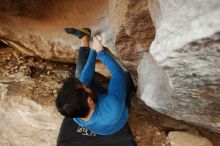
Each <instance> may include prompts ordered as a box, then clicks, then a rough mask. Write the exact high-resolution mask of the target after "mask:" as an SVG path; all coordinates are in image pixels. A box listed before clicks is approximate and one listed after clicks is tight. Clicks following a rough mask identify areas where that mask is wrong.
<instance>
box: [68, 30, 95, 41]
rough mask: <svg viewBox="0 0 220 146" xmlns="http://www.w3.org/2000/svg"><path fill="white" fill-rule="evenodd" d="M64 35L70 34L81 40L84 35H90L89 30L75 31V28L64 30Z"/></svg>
mask: <svg viewBox="0 0 220 146" xmlns="http://www.w3.org/2000/svg"><path fill="white" fill-rule="evenodd" d="M64 30H65V32H66V33H68V34H72V35H74V36H76V37H78V38H80V39H81V38H82V37H84V36H85V35H87V36H89V37H90V35H91V29H90V28H81V29H76V28H65V29H64Z"/></svg>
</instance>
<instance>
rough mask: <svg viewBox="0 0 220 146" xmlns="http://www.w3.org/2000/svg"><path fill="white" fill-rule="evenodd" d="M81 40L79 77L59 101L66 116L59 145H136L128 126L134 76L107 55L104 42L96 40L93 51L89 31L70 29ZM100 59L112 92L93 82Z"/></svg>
mask: <svg viewBox="0 0 220 146" xmlns="http://www.w3.org/2000/svg"><path fill="white" fill-rule="evenodd" d="M65 31H66V32H67V33H68V34H73V35H74V36H77V37H78V38H79V39H80V42H81V47H80V48H79V57H78V60H77V64H76V72H75V77H69V78H68V79H67V80H66V81H65V82H64V84H63V86H62V88H61V90H60V92H59V94H58V97H57V99H56V107H57V109H58V111H59V112H60V113H61V114H62V115H63V116H65V118H64V120H63V123H62V126H61V129H60V133H59V137H58V141H57V145H59V146H61V145H62V146H64V145H65V146H70V145H74V146H78V145H83V146H93V145H94V146H99V145H100V146H110V145H111V146H119V145H120V146H134V145H136V144H135V142H134V140H133V136H132V134H131V131H130V128H129V126H128V124H127V120H128V109H127V106H126V102H127V101H128V99H129V95H130V94H131V92H132V90H133V91H134V86H133V82H132V79H131V76H130V74H129V73H128V72H127V71H124V70H123V69H122V67H120V65H119V64H118V63H117V62H116V61H115V59H114V58H115V57H114V56H113V54H111V53H109V52H108V53H106V51H105V50H104V47H103V46H102V44H101V42H100V40H99V39H98V38H97V37H93V45H92V48H89V40H90V35H91V30H90V29H89V28H82V29H75V28H66V29H65ZM96 58H98V59H99V60H100V61H101V62H102V63H103V64H104V65H105V66H106V67H107V69H108V70H109V71H110V73H111V80H110V83H109V87H108V90H107V91H106V90H105V89H104V88H103V87H102V85H100V84H97V83H96V82H94V81H93V75H94V71H95V63H96Z"/></svg>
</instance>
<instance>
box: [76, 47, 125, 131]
mask: <svg viewBox="0 0 220 146" xmlns="http://www.w3.org/2000/svg"><path fill="white" fill-rule="evenodd" d="M96 56H98V59H99V60H101V61H102V63H103V64H104V65H105V66H106V67H107V69H108V70H109V71H110V73H111V75H112V77H111V80H110V83H109V87H108V92H107V94H104V95H99V97H98V101H97V103H96V106H95V110H94V113H93V115H92V116H91V118H90V119H89V120H88V121H86V122H85V121H82V120H81V119H80V118H74V119H73V120H74V121H75V122H76V123H77V124H78V125H80V126H83V127H86V128H88V129H89V130H91V131H93V132H95V133H96V134H100V135H109V134H114V133H116V132H118V131H119V130H120V129H122V128H123V127H124V125H125V124H126V122H127V120H128V109H127V107H126V104H125V98H126V81H125V73H124V71H123V70H122V68H121V67H120V66H119V65H118V64H117V63H116V61H115V60H114V59H113V58H112V57H111V56H110V55H108V54H106V53H105V52H104V51H103V50H102V51H99V52H98V54H97V53H96V52H95V50H93V49H91V50H90V54H89V57H88V60H87V63H86V65H85V67H84V68H83V71H82V73H81V76H80V81H81V82H82V83H84V84H86V85H88V86H89V85H90V83H91V81H92V78H93V75H94V71H95V60H96Z"/></svg>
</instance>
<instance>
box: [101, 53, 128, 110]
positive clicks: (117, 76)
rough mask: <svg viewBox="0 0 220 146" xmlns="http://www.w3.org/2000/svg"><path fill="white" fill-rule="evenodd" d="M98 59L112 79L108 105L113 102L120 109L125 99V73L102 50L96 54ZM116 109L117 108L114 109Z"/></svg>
mask: <svg viewBox="0 0 220 146" xmlns="http://www.w3.org/2000/svg"><path fill="white" fill-rule="evenodd" d="M97 56H98V59H99V60H101V61H102V63H103V64H104V65H105V66H106V67H107V69H108V70H109V71H110V73H111V75H112V77H111V80H110V83H109V87H108V97H109V98H111V99H107V100H108V101H109V102H110V103H111V102H113V106H114V107H115V105H118V106H121V107H122V108H124V107H123V105H124V103H125V97H126V83H125V73H124V71H123V70H122V68H121V67H120V66H119V65H118V64H117V62H116V61H115V60H114V59H113V58H112V57H111V56H110V55H108V54H106V53H105V52H104V50H102V51H99V52H98V55H97ZM115 108H117V107H115Z"/></svg>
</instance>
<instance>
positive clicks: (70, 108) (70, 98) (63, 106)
mask: <svg viewBox="0 0 220 146" xmlns="http://www.w3.org/2000/svg"><path fill="white" fill-rule="evenodd" d="M88 95H89V94H88V93H87V92H86V91H85V90H84V89H83V88H82V83H81V82H80V81H79V80H78V79H76V78H75V77H69V78H67V79H66V80H65V81H64V84H63V86H62V88H61V89H60V91H59V94H58V96H57V98H56V107H57V109H58V111H59V112H60V113H61V114H62V115H63V116H66V117H69V118H83V117H86V116H87V115H88V113H89V110H90V107H89V105H88V102H87V98H88Z"/></svg>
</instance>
